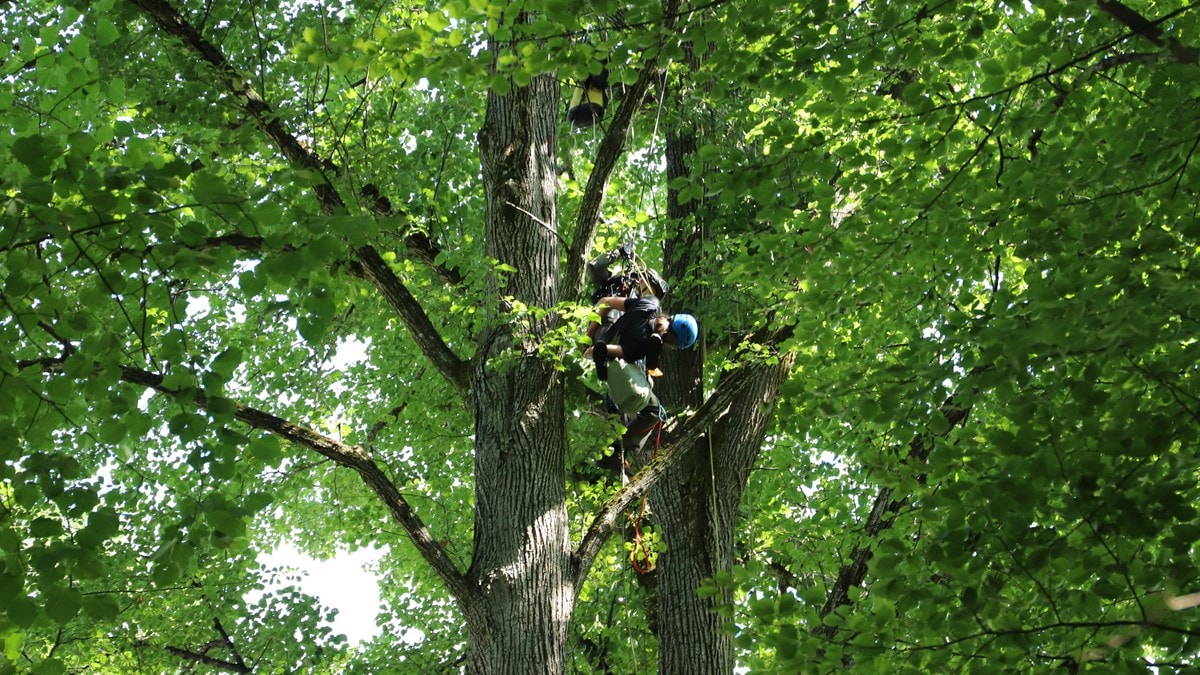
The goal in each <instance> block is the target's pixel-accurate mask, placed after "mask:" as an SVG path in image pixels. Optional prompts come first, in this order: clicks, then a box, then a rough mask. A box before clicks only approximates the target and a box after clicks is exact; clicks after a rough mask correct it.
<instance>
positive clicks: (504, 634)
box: [462, 76, 574, 675]
mask: <svg viewBox="0 0 1200 675" xmlns="http://www.w3.org/2000/svg"><path fill="white" fill-rule="evenodd" d="M558 105H559V85H558V82H557V80H556V79H555V78H553V77H548V76H546V77H538V78H535V79H534V81H533V82H532V83H531V84H530V86H528V87H524V88H514V89H513V90H512V92H511V93H510V94H508V95H506V96H498V95H496V94H495V93H494V92H493V93H490V94H489V96H488V105H487V117H486V121H485V123H484V128H483V130H482V131H481V132H480V134H479V145H480V152H481V156H482V160H483V179H484V187H485V192H486V197H487V216H486V218H487V222H486V235H485V236H486V241H485V250H486V252H487V255H488V256H489V257H491V258H494V259H496V260H497V261H499V263H500V264H502V265H506V266H511V267H512V268H515V270H516V271H515V272H513V271H509V272H507V273H506V272H503V271H498V272H497V273H496V274H495V275H494V277H493V281H492V291H493V294H492V297H493V299H494V302H495V306H493V307H489V308H485V312H484V314H485V316H486V321H487V325H486V326H485V327H484V329H483V330H482V332H481V336H480V339H479V349H478V354H477V358H476V368H475V373H474V378H473V384H472V394H473V400H474V402H475V495H476V505H475V506H476V509H475V550H474V557H473V562H472V565H471V569H470V571H469V572H468V580H469V582H470V583H471V584H472V586H473V587H474V591H473V593H472V596H471V597H469V598H468V599H466V600H464V601H463V603H462V604H463V613H464V615H465V618H466V623H467V634H468V642H469V645H468V650H469V666H468V668H469V670H470V672H473V673H486V674H488V675H496V674H501V673H514V674H520V675H526V674H529V673H559V672H562V671H563V669H564V667H565V648H566V640H567V624H568V621H569V620H570V616H571V613H572V610H573V606H574V591H573V579H572V567H571V558H570V553H571V548H570V538H569V534H568V530H567V511H566V499H565V488H564V468H563V464H564V449H565V445H566V441H565V431H564V428H565V425H564V412H563V391H562V382H561V380H560V378H559V376H558V374H557V371H556V370H555V369H554V367H553V364H552V363H550V362H548V360H547V359H546V357H545V356H544V355H543V354H541V353H539V351H538V350H539V347H540V346H541V339H542V337H543V336H544V335H545V332H546V329H547V328H548V326H547V325H545V321H547V320H548V319H535V318H533V317H530V316H523V315H521V314H520V313H519V312H520V308H521V306H522V305H524V306H529V307H550V306H552V305H553V304H554V302H556V301H557V299H558V298H557V296H558V277H559V269H558V261H559V250H558V237H557V234H556V230H557V227H558V218H557V213H556V211H555V196H556V194H555V190H556V186H555V174H554V165H555V157H554V150H553V147H554V144H553V134H554V129H555V122H556V116H557V112H558Z"/></svg>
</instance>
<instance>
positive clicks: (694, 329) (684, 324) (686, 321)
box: [671, 314, 700, 349]
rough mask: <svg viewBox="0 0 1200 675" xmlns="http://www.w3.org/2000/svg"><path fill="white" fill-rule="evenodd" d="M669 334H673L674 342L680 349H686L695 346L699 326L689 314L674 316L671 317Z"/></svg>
mask: <svg viewBox="0 0 1200 675" xmlns="http://www.w3.org/2000/svg"><path fill="white" fill-rule="evenodd" d="M671 332H672V333H674V334H675V342H676V344H678V345H679V348H680V349H687V348H688V347H691V346H692V345H694V344H696V336H697V335H699V334H700V325H699V324H697V323H696V317H694V316H692V315H691V314H676V315H675V316H673V317H671Z"/></svg>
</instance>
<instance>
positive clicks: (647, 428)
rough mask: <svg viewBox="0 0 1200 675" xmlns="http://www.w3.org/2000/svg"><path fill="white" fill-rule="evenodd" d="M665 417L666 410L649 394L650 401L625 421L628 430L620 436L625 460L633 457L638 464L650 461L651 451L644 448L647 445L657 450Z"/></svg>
mask: <svg viewBox="0 0 1200 675" xmlns="http://www.w3.org/2000/svg"><path fill="white" fill-rule="evenodd" d="M666 417H667V414H666V410H664V409H663V407H662V405H661V404H660V403H659V402H658V397H657V396H655V395H653V394H651V395H650V402H649V403H648V404H646V406H645V407H644V408H642V409H641V410H639V411H638V414H637V415H635V416H634V417H633V419H631V420H628V421H627V422H626V425H625V426H626V428H627V429H628V430H627V431H626V432H625V435H624V436H622V437H621V452H622V454H624V456H625V459H626V460H628V459H629V458H635V459H636V460H637V461H638V462H639V463H640V464H645V463H646V462H649V461H650V459H651V458H652V457H653V453H647V452H646V448H647V446H649V447H650V448H651V449H652V450H654V451H657V450H658V442H659V440H660V439H659V433H660V432H661V430H662V423H663V421H664V420H665V419H666Z"/></svg>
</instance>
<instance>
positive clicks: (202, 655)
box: [166, 617, 254, 673]
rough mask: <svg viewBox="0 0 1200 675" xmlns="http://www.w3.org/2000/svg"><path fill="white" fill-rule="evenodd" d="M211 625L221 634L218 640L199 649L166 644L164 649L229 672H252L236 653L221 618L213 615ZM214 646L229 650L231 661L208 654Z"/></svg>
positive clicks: (183, 657) (235, 648)
mask: <svg viewBox="0 0 1200 675" xmlns="http://www.w3.org/2000/svg"><path fill="white" fill-rule="evenodd" d="M213 627H214V628H216V629H217V632H218V633H220V634H221V639H220V640H213V641H212V642H209V643H208V644H206V645H204V646H203V647H201V648H200V649H199V650H191V649H183V648H181V647H171V646H169V645H168V646H167V647H166V650H167V651H168V652H171V653H172V654H174V655H175V656H178V657H179V658H181V659H186V660H188V661H195V662H196V663H203V664H204V665H206V666H212V667H213V668H216V669H217V670H224V671H226V672H230V673H253V672H254V669H253V668H251V667H250V666H247V665H246V661H245V660H243V659H242V655H241V654H239V653H238V650H237V647H236V646H235V645H234V644H233V638H231V637H229V633H228V632H226V630H225V627H224V626H222V625H221V620H220V619H218V618H216V617H213ZM214 647H224V648H225V649H228V650H229V653H230V654H231V655H232V656H233V660H232V661H222V660H221V659H217V658H213V657H211V656H209V655H208V650H210V649H212V648H214Z"/></svg>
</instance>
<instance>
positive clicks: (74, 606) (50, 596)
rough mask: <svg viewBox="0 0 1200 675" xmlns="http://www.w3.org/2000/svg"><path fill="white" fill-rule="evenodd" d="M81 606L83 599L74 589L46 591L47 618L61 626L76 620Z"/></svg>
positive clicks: (65, 588)
mask: <svg viewBox="0 0 1200 675" xmlns="http://www.w3.org/2000/svg"><path fill="white" fill-rule="evenodd" d="M81 606H82V598H81V596H80V595H79V591H77V590H75V589H74V588H69V587H64V588H52V589H50V590H48V591H46V607H45V611H46V616H48V617H50V619H51V620H52V621H54V622H55V623H57V624H59V625H63V624H66V623H67V622H69V621H70V620H71V619H74V618H75V615H76V614H79V609H80V607H81Z"/></svg>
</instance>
